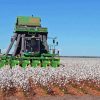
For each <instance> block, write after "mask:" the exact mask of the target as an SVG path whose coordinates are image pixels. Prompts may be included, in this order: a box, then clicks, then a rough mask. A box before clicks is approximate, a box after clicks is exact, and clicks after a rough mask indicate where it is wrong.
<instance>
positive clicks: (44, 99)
mask: <svg viewBox="0 0 100 100" xmlns="http://www.w3.org/2000/svg"><path fill="white" fill-rule="evenodd" d="M0 100H100V96H91V95H85V96H75V95H73V96H72V95H65V96H39V97H30V98H20V97H16V96H10V97H5V98H1V99H0Z"/></svg>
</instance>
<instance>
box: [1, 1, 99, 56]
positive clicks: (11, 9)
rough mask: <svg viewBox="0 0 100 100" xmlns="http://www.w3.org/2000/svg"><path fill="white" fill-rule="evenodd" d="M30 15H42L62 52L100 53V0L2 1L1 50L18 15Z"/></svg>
mask: <svg viewBox="0 0 100 100" xmlns="http://www.w3.org/2000/svg"><path fill="white" fill-rule="evenodd" d="M31 15H33V16H39V17H41V21H42V26H43V27H47V28H48V35H49V37H57V41H58V42H59V46H58V47H57V49H59V51H60V55H65V56H100V0H0V49H2V51H4V50H6V49H7V48H8V45H9V43H10V38H11V36H13V32H14V26H15V23H16V17H17V16H31ZM50 43H51V42H50ZM50 43H49V44H50Z"/></svg>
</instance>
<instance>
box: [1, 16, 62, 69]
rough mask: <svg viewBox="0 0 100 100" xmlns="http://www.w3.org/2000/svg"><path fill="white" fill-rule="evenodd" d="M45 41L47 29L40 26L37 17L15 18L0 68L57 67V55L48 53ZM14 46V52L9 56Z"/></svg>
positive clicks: (58, 60) (58, 61)
mask: <svg viewBox="0 0 100 100" xmlns="http://www.w3.org/2000/svg"><path fill="white" fill-rule="evenodd" d="M47 39H48V29H47V28H45V27H42V26H41V19H40V18H39V17H26V16H19V17H17V21H16V25H15V31H14V35H13V37H12V38H11V43H10V45H9V47H8V49H7V51H6V54H5V55H4V56H2V57H1V60H0V67H3V66H5V65H10V66H11V67H14V66H16V65H20V66H21V67H24V68H26V67H27V66H28V65H31V66H32V67H37V66H41V67H47V66H52V67H58V66H59V64H60V59H59V55H58V54H55V53H52V54H51V53H50V52H49V46H48V43H47ZM14 44H15V48H14V51H13V53H12V54H11V55H9V53H10V50H11V48H12V47H13V45H14ZM53 50H54V49H53Z"/></svg>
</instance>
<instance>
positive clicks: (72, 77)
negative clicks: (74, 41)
mask: <svg viewBox="0 0 100 100" xmlns="http://www.w3.org/2000/svg"><path fill="white" fill-rule="evenodd" d="M0 88H1V91H2V93H6V92H5V91H8V92H9V91H14V89H15V90H16V91H17V90H18V91H19V90H20V91H24V92H25V93H27V92H30V91H31V93H33V94H39V92H40V94H41V93H42V94H41V95H64V94H74V95H84V94H90V95H99V96H100V58H61V66H60V67H58V68H52V67H50V66H49V67H48V68H41V67H37V68H32V67H29V66H28V67H27V68H26V69H23V68H21V67H20V66H16V67H15V68H12V69H10V67H9V66H4V67H3V68H1V69H0ZM11 88H13V90H11ZM18 91H17V92H18ZM8 92H7V93H8ZM24 92H23V93H24ZM7 93H6V95H7ZM40 94H39V95H40Z"/></svg>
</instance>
